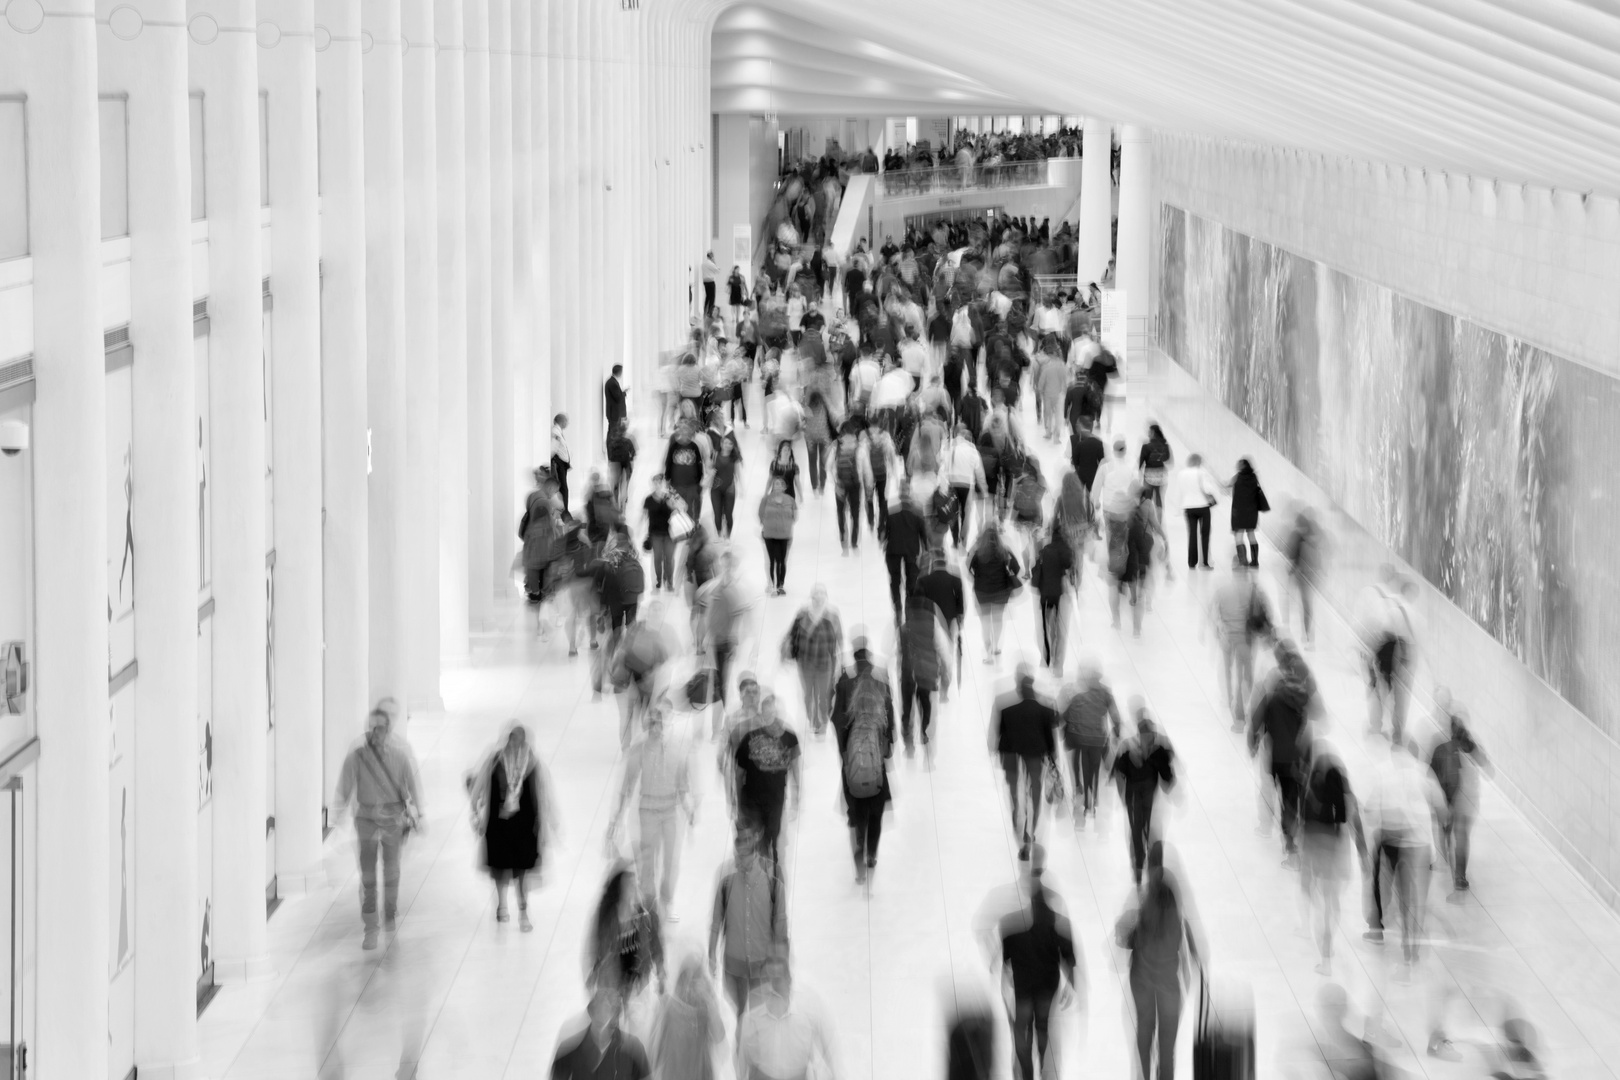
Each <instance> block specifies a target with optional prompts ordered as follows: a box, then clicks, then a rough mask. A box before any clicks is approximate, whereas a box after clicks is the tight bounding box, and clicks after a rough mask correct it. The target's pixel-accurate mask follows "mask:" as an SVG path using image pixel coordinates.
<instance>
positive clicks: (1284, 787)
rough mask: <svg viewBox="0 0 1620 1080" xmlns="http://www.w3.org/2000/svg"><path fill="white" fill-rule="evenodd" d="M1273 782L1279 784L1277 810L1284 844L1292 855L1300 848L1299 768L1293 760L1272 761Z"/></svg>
mask: <svg viewBox="0 0 1620 1080" xmlns="http://www.w3.org/2000/svg"><path fill="white" fill-rule="evenodd" d="M1271 782H1272V783H1273V784H1275V785H1277V811H1278V818H1279V819H1280V821H1281V823H1282V834H1283V844H1284V846H1285V847H1287V849H1288V854H1290V855H1292V854H1293V853H1294V852H1295V851H1297V850H1298V844H1297V838H1298V836H1299V796H1300V787H1299V768H1298V766H1297V765H1295V763H1294V762H1292V761H1273V762H1272V763H1271Z"/></svg>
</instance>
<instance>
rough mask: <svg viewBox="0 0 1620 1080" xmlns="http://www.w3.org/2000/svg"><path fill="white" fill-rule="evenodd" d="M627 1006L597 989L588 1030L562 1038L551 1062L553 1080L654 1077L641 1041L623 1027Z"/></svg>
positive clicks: (589, 1007) (588, 1012) (589, 1011)
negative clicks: (623, 1015)
mask: <svg viewBox="0 0 1620 1080" xmlns="http://www.w3.org/2000/svg"><path fill="white" fill-rule="evenodd" d="M623 1012H624V1002H623V1000H622V999H620V998H619V996H618V995H617V994H614V993H612V992H610V991H608V990H604V989H600V988H599V989H597V990H596V991H595V992H594V993H592V994H591V1000H590V1003H589V1004H588V1005H587V1006H586V1016H587V1017H588V1020H587V1023H586V1024H585V1026H584V1029H583V1030H581V1031H579V1032H578V1033H576V1034H573V1035H568V1036H565V1037H564V1038H562V1039H561V1040H560V1041H559V1042H558V1044H557V1053H556V1055H555V1056H554V1057H553V1059H552V1062H551V1080H599V1078H601V1077H613V1078H614V1080H646V1078H647V1077H649V1076H651V1075H652V1072H651V1069H650V1068H649V1067H648V1064H647V1052H646V1050H644V1049H643V1048H642V1045H641V1040H639V1039H637V1038H636V1037H635V1036H634V1035H631V1034H629V1033H628V1032H626V1031H625V1030H624V1029H623V1028H622V1027H621V1026H620V1020H621V1016H622V1014H623Z"/></svg>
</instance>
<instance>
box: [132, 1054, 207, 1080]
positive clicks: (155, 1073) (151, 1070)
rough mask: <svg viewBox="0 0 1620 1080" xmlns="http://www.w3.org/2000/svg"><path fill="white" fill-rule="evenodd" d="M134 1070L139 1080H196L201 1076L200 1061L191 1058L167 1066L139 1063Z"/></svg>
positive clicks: (199, 1059)
mask: <svg viewBox="0 0 1620 1080" xmlns="http://www.w3.org/2000/svg"><path fill="white" fill-rule="evenodd" d="M135 1070H136V1073H137V1075H139V1076H140V1078H141V1080H197V1078H198V1077H200V1076H201V1075H202V1059H201V1058H191V1059H189V1060H187V1061H177V1062H174V1063H173V1064H168V1065H152V1064H150V1063H147V1062H141V1063H138V1064H137V1065H136V1066H135Z"/></svg>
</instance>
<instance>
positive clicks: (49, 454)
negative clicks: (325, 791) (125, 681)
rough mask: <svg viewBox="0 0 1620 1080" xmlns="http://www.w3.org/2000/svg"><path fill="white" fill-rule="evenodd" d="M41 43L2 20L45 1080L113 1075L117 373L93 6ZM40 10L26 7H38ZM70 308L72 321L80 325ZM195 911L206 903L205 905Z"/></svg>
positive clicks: (73, 13) (64, 5) (40, 1067)
mask: <svg viewBox="0 0 1620 1080" xmlns="http://www.w3.org/2000/svg"><path fill="white" fill-rule="evenodd" d="M50 11H51V12H52V13H53V14H59V15H61V16H63V17H61V18H46V19H44V20H43V22H42V25H41V26H40V27H39V29H38V30H37V31H36V32H34V33H33V34H31V35H23V34H20V33H18V32H16V31H15V30H13V29H12V28H11V27H10V26H9V25H8V23H7V21H6V20H5V19H3V18H0V93H6V94H26V95H27V106H26V108H27V116H28V125H27V138H28V161H27V168H28V235H29V240H30V242H31V245H32V248H33V260H34V280H33V292H34V298H33V301H34V302H33V307H34V365H35V372H36V382H35V387H36V390H35V392H36V397H35V399H34V407H33V437H32V443H33V445H32V449H31V450H29V451H27V458H28V464H30V465H31V466H32V471H33V489H34V534H35V535H36V536H37V537H39V538H40V543H38V544H37V545H36V546H35V549H34V590H35V592H34V627H35V642H34V644H35V659H34V687H35V696H34V715H35V716H36V717H37V725H38V731H39V738H40V745H41V750H40V757H39V765H38V767H37V777H36V778H35V779H34V783H35V786H36V787H37V791H38V794H37V802H36V807H37V817H36V821H37V822H38V825H37V828H38V844H37V848H36V850H37V852H38V862H37V864H36V871H37V878H36V881H35V885H36V886H37V892H36V894H35V895H37V896H38V897H39V898H40V900H41V901H45V902H42V903H40V904H39V905H38V906H37V908H36V911H37V919H36V922H35V931H34V933H35V945H36V948H37V950H38V955H39V956H40V957H42V958H44V960H43V961H42V962H41V963H40V964H39V965H38V967H37V970H36V974H35V976H34V977H35V980H36V981H35V989H36V994H37V997H36V1002H35V1009H34V1016H35V1017H36V1018H37V1019H36V1028H35V1038H34V1044H33V1046H31V1047H29V1050H30V1051H31V1052H30V1053H29V1063H30V1065H32V1066H33V1072H34V1075H37V1076H39V1077H42V1078H44V1080H58V1078H60V1080H74V1078H77V1077H83V1076H91V1077H97V1078H99V1077H103V1076H106V1075H107V1068H108V1066H107V997H108V994H107V991H108V981H107V971H108V947H109V943H108V935H107V911H108V902H109V892H108V886H109V882H108V865H109V863H108V841H109V829H108V805H107V800H108V794H107V793H108V784H107V759H108V749H109V746H108V733H107V731H108V728H107V550H106V544H107V510H106V503H105V500H104V499H102V498H101V492H103V491H105V490H106V483H107V457H106V454H107V405H106V374H105V370H106V365H105V362H104V360H103V353H102V339H101V319H100V315H99V312H98V307H99V304H98V296H99V285H100V275H101V258H100V255H101V249H100V245H101V206H100V202H99V200H98V198H97V191H96V185H95V183H94V182H93V180H87V179H86V178H93V177H95V176H96V175H97V172H98V170H99V161H100V157H99V153H98V122H97V114H96V29H95V22H94V18H93V17H94V12H95V9H94V6H93V5H92V4H91V3H90V2H89V0H59V2H57V3H53V4H51V5H50ZM25 14H26V13H25ZM66 313H72V315H73V317H67V316H66ZM192 902H193V903H195V900H193V901H192Z"/></svg>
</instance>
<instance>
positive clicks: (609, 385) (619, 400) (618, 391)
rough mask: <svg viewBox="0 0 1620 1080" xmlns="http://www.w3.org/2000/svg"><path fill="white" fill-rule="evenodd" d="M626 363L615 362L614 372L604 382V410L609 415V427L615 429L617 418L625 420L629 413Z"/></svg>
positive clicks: (610, 429)
mask: <svg viewBox="0 0 1620 1080" xmlns="http://www.w3.org/2000/svg"><path fill="white" fill-rule="evenodd" d="M623 379H624V365H623V364H614V365H613V374H612V375H609V376H608V380H607V382H605V383H603V384H602V411H603V413H604V414H606V416H607V428H608V430H609V431H612V430H613V422H614V421H615V420H623V419H624V418H625V416H626V415H627V414H628V410H627V409H626V408H625V400H624V382H623Z"/></svg>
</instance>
